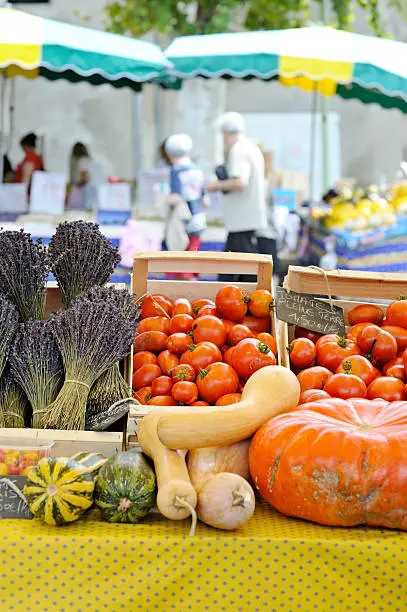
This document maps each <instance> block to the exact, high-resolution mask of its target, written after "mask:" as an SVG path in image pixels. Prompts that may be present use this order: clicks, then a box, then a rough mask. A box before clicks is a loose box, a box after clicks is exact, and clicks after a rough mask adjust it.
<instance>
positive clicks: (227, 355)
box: [223, 346, 235, 366]
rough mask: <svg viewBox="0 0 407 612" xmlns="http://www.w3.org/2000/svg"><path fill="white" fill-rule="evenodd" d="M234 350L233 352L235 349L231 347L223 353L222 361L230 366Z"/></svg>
mask: <svg viewBox="0 0 407 612" xmlns="http://www.w3.org/2000/svg"><path fill="white" fill-rule="evenodd" d="M234 350H235V347H234V346H231V347H230V348H228V350H227V351H225V353H223V361H224V362H225V363H227V364H228V365H230V366H231V365H232V358H233V351H234Z"/></svg>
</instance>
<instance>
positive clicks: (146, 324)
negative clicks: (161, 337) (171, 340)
mask: <svg viewBox="0 0 407 612" xmlns="http://www.w3.org/2000/svg"><path fill="white" fill-rule="evenodd" d="M149 331H159V332H162V333H163V334H166V335H167V336H169V333H170V319H167V318H166V317H147V319H142V320H141V321H140V323H139V325H138V327H137V333H138V334H142V333H144V332H149Z"/></svg>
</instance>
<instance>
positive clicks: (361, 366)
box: [336, 355, 376, 386]
mask: <svg viewBox="0 0 407 612" xmlns="http://www.w3.org/2000/svg"><path fill="white" fill-rule="evenodd" d="M336 373H337V374H354V375H355V376H358V378H360V379H361V380H363V382H364V383H365V385H366V386H369V385H370V383H371V382H372V380H374V379H375V378H376V374H375V371H374V367H373V366H372V364H371V363H370V361H369V360H368V359H366V357H362V355H351V356H350V357H345V359H343V360H342V361H341V363H340V364H339V366H338V369H337V370H336Z"/></svg>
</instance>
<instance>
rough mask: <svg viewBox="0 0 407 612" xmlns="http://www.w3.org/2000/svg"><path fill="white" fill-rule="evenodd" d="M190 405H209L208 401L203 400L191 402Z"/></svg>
mask: <svg viewBox="0 0 407 612" xmlns="http://www.w3.org/2000/svg"><path fill="white" fill-rule="evenodd" d="M191 406H210V404H208V402H204V401H203V400H198V401H197V402H194V403H193V404H191Z"/></svg>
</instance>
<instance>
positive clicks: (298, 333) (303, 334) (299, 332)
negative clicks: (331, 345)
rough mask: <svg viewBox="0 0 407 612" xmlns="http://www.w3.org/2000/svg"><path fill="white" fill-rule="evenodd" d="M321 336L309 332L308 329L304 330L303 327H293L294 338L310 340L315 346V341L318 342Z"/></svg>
mask: <svg viewBox="0 0 407 612" xmlns="http://www.w3.org/2000/svg"><path fill="white" fill-rule="evenodd" d="M321 336H322V334H319V333H318V332H314V331H311V330H310V329H305V327H300V326H299V325H296V327H295V331H294V337H295V338H308V340H312V342H313V343H314V344H316V343H317V340H319V338H321Z"/></svg>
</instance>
